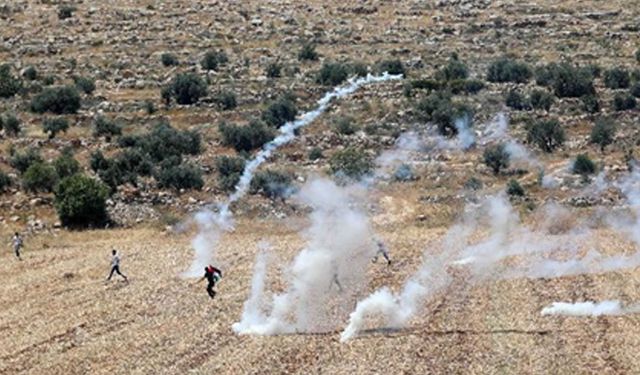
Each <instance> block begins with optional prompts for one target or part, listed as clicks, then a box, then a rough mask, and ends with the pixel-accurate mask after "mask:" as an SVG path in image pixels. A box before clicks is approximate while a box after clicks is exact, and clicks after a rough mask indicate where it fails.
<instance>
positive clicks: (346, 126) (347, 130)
mask: <svg viewBox="0 0 640 375" xmlns="http://www.w3.org/2000/svg"><path fill="white" fill-rule="evenodd" d="M333 126H334V129H335V131H336V132H337V133H338V134H343V135H351V134H354V133H355V132H356V131H358V127H357V126H356V125H355V124H354V123H353V118H351V117H348V116H344V117H339V118H338V119H336V121H335V123H334V125H333Z"/></svg>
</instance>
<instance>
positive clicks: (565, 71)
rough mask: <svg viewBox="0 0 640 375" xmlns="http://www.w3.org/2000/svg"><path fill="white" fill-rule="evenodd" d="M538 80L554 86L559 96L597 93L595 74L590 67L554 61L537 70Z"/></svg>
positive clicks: (545, 84) (567, 96) (540, 83)
mask: <svg viewBox="0 0 640 375" xmlns="http://www.w3.org/2000/svg"><path fill="white" fill-rule="evenodd" d="M536 82H537V83H538V84H539V85H543V86H548V87H551V88H553V90H554V93H555V95H556V96H557V97H559V98H579V97H581V96H584V95H594V94H595V88H594V86H593V75H592V73H591V70H590V69H589V68H588V67H587V68H585V67H577V66H573V65H570V64H568V63H562V64H555V63H552V64H549V65H546V66H543V67H539V68H538V69H537V70H536Z"/></svg>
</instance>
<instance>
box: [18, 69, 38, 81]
mask: <svg viewBox="0 0 640 375" xmlns="http://www.w3.org/2000/svg"><path fill="white" fill-rule="evenodd" d="M22 76H23V77H24V78H25V79H28V80H29V81H35V80H36V79H38V70H36V68H35V67H34V66H28V67H27V68H26V69H25V70H24V72H22Z"/></svg>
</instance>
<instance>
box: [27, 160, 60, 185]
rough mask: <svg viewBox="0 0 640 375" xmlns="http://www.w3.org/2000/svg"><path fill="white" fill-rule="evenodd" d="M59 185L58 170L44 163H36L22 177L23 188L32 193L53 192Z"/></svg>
mask: <svg viewBox="0 0 640 375" xmlns="http://www.w3.org/2000/svg"><path fill="white" fill-rule="evenodd" d="M57 183H58V174H57V173H56V169H55V168H54V167H53V166H52V165H50V164H48V163H44V162H35V163H33V164H31V165H30V166H29V168H27V170H26V171H25V172H24V174H23V175H22V186H23V187H24V188H25V189H26V190H28V191H31V192H51V191H53V189H54V187H55V185H56V184H57Z"/></svg>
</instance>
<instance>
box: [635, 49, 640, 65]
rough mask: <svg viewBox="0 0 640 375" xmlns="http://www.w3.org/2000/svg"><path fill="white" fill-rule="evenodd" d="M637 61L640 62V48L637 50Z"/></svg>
mask: <svg viewBox="0 0 640 375" xmlns="http://www.w3.org/2000/svg"><path fill="white" fill-rule="evenodd" d="M636 61H637V62H640V48H638V49H637V50H636Z"/></svg>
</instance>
